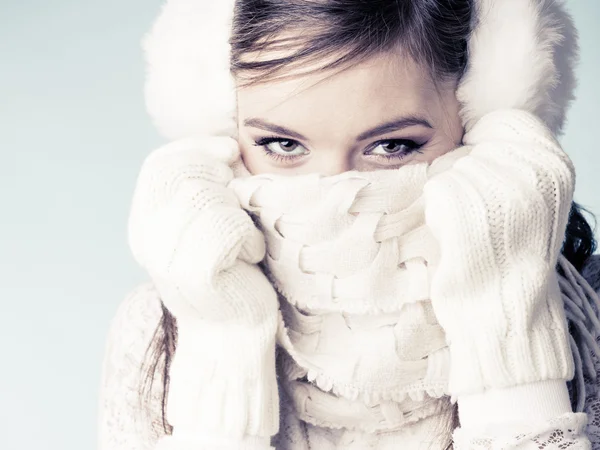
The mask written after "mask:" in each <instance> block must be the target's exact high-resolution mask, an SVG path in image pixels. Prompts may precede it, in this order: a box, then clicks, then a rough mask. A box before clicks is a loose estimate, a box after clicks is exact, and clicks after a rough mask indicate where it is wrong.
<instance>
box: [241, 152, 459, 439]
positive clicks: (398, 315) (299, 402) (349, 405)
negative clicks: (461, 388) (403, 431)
mask: <svg viewBox="0 0 600 450" xmlns="http://www.w3.org/2000/svg"><path fill="white" fill-rule="evenodd" d="M466 150H468V149H467V148H463V149H459V150H457V151H454V152H451V153H448V154H446V155H444V156H443V157H440V158H438V159H436V161H435V162H434V163H433V164H432V166H431V170H432V171H434V170H435V171H439V170H442V167H445V166H448V165H449V164H450V163H451V161H453V160H455V159H457V158H458V157H460V156H461V155H462V154H464V153H465V151H466ZM427 176H428V164H427V163H420V164H414V165H405V166H403V167H401V168H399V169H396V170H385V171H376V172H355V171H353V172H345V173H343V174H340V175H336V176H330V177H324V176H321V175H317V174H314V175H302V176H283V175H273V174H261V175H256V176H250V177H238V178H236V179H234V180H233V181H232V182H231V183H230V187H231V188H232V189H233V190H234V191H235V192H236V193H237V195H238V198H240V202H241V205H242V207H244V208H245V209H246V210H248V211H250V212H252V213H253V214H254V215H255V216H256V218H257V221H258V223H259V224H260V228H261V230H262V232H263V233H264V235H265V239H266V242H267V254H266V257H265V261H264V267H265V270H266V272H267V273H268V275H269V277H270V280H271V281H272V283H273V284H274V285H275V286H276V288H277V290H278V291H279V293H280V294H281V296H280V309H281V313H282V316H281V327H280V333H279V338H278V342H279V344H280V345H281V346H282V347H283V349H284V350H285V352H284V353H283V354H282V366H283V367H282V370H283V376H284V377H285V378H284V380H283V381H282V387H283V389H285V390H286V391H287V392H286V394H287V396H288V397H289V398H290V399H291V401H292V402H293V403H294V405H295V406H296V413H297V414H298V417H299V418H301V419H302V420H304V421H306V422H308V423H311V424H313V425H317V426H326V427H332V428H345V429H349V430H361V431H365V432H368V433H373V432H378V431H384V430H387V431H390V430H397V429H399V428H400V427H402V426H404V425H406V424H407V423H411V422H415V421H417V420H420V419H422V418H424V417H428V416H430V415H432V414H438V413H440V412H441V411H443V410H444V409H446V408H447V400H445V399H441V397H442V396H444V395H445V394H447V381H448V373H449V363H450V361H449V351H448V348H447V345H446V341H445V337H444V332H443V330H442V328H441V327H440V326H439V324H438V323H437V320H436V318H435V315H434V312H433V309H432V306H431V302H430V296H429V286H430V279H431V268H432V266H433V263H434V261H436V260H437V258H438V254H437V246H436V243H435V241H434V239H433V236H432V234H431V232H430V231H429V229H428V228H427V227H426V225H425V221H424V205H423V198H422V189H423V186H424V184H425V182H426V180H427Z"/></svg>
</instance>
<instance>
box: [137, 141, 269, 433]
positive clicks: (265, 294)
mask: <svg viewBox="0 0 600 450" xmlns="http://www.w3.org/2000/svg"><path fill="white" fill-rule="evenodd" d="M239 158H240V155H239V149H238V144H237V142H236V141H235V140H234V139H232V138H229V137H206V138H200V137H196V138H189V139H184V140H179V141H175V142H173V143H170V144H167V145H165V146H163V147H161V148H159V149H157V150H155V151H154V152H152V153H151V154H150V155H149V156H148V157H147V158H146V160H145V161H144V163H143V165H142V169H141V172H140V174H139V176H138V179H137V185H136V188H135V192H134V197H133V202H132V207H131V213H130V217H129V243H130V246H131V250H132V252H133V255H134V257H135V259H136V261H138V263H139V264H140V265H141V266H142V267H144V268H145V269H146V270H147V271H148V273H149V274H150V276H151V278H152V280H153V282H154V284H155V286H156V289H157V290H158V292H159V294H160V297H161V300H162V301H163V303H164V304H165V306H166V307H167V308H168V309H169V311H170V312H171V313H172V314H173V315H174V316H175V318H176V320H177V346H176V351H175V356H174V358H173V360H172V361H171V365H170V368H169V396H168V403H167V417H168V420H169V422H170V423H171V424H172V425H173V427H174V436H175V434H177V435H178V436H180V437H181V436H186V437H185V439H188V438H189V439H193V440H194V441H195V442H196V445H200V442H203V439H205V438H206V439H208V438H209V437H210V438H211V439H212V438H214V437H218V438H221V437H227V438H239V439H242V438H244V437H245V436H260V437H261V438H264V439H268V437H269V436H271V435H273V434H274V433H276V432H277V427H278V408H279V406H278V405H279V404H278V394H277V381H276V371H275V335H276V331H277V323H278V303H277V295H276V292H275V290H274V288H273V287H272V286H271V284H270V282H269V281H268V279H267V277H266V276H265V275H264V274H263V273H262V271H261V270H260V268H259V267H258V266H257V265H256V263H257V262H259V261H260V260H262V258H263V257H264V254H265V241H264V237H263V235H262V233H261V232H260V231H259V230H258V229H257V228H256V227H255V225H254V223H253V221H252V219H251V218H250V216H249V215H248V213H246V211H244V210H243V209H242V208H241V207H240V205H239V202H238V200H237V197H236V196H235V194H234V192H233V191H232V190H231V189H230V188H228V187H227V185H228V183H229V181H231V180H232V178H233V172H232V168H231V165H233V164H235V163H237V162H239Z"/></svg>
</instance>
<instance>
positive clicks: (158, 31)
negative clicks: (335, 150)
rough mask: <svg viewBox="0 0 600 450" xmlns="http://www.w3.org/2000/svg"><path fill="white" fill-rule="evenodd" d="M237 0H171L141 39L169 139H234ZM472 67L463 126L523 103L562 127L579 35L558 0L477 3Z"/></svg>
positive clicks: (150, 105)
mask: <svg viewBox="0 0 600 450" xmlns="http://www.w3.org/2000/svg"><path fill="white" fill-rule="evenodd" d="M234 4H235V1H234V0H167V2H166V3H165V4H164V6H163V8H162V9H161V11H160V14H159V16H158V18H157V19H156V21H155V23H154V24H153V26H152V28H151V30H150V31H149V32H148V33H147V34H146V35H145V36H144V38H143V40H142V48H143V50H144V53H145V59H146V85H145V97H146V107H147V110H148V113H149V114H150V117H151V118H152V121H153V123H154V124H155V125H156V127H157V128H158V131H159V133H160V134H161V135H163V136H164V137H166V138H167V139H169V140H174V139H178V138H182V137H188V136H194V135H206V134H216V135H228V136H231V137H233V138H236V139H237V123H236V106H235V104H236V103H235V102H236V98H235V83H234V80H233V79H232V77H231V74H230V72H229V51H230V45H229V37H230V33H231V20H232V17H233V8H234ZM475 7H476V10H475V14H474V23H473V25H472V28H473V34H472V36H471V39H470V41H469V65H468V67H467V71H466V72H465V75H464V76H463V79H462V80H461V82H460V84H459V88H458V92H457V95H458V97H459V100H460V101H461V103H462V111H461V118H462V120H463V124H464V125H465V128H466V129H469V128H470V127H471V126H472V125H473V124H474V123H475V122H476V121H477V119H478V118H480V117H481V116H483V115H484V114H485V113H487V112H489V111H492V110H494V109H500V108H519V109H524V110H527V111H530V112H533V113H534V114H536V115H538V116H539V117H541V118H542V119H543V120H544V121H545V122H546V124H547V125H548V126H549V127H550V128H551V129H552V130H553V131H554V132H555V133H556V134H559V133H560V132H561V131H562V127H563V124H564V121H565V115H566V111H567V108H568V106H569V104H570V102H571V100H572V99H573V98H574V96H573V91H574V89H575V85H576V82H575V76H574V67H575V64H576V62H577V59H578V45H577V32H576V29H575V26H574V24H573V20H572V18H571V17H570V16H569V14H568V13H567V11H566V8H565V5H564V2H563V1H562V0H475Z"/></svg>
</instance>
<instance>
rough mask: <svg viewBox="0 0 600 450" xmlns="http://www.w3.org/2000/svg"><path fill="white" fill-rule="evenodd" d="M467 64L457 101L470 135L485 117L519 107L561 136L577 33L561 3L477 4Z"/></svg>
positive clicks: (499, 0)
mask: <svg viewBox="0 0 600 450" xmlns="http://www.w3.org/2000/svg"><path fill="white" fill-rule="evenodd" d="M472 30H473V32H472V35H471V38H470V40H469V64H468V67H467V71H466V73H465V75H464V76H463V79H462V80H461V82H460V85H459V88H458V91H457V96H458V99H459V101H460V102H461V105H462V111H461V117H462V120H463V124H464V125H465V128H466V129H467V130H468V129H470V128H471V127H472V125H473V124H474V123H475V122H476V121H477V120H478V119H479V118H480V117H482V116H483V115H484V114H485V113H487V112H490V111H492V110H496V109H501V108H518V109H524V110H526V111H529V112H532V113H534V114H536V115H537V116H538V117H540V118H541V119H542V120H543V121H544V122H545V123H546V124H547V125H548V127H549V128H550V129H551V130H552V131H553V132H554V133H555V134H560V133H561V132H562V127H563V125H564V121H565V115H566V111H567V108H568V106H569V104H570V102H571V100H572V99H573V98H574V94H573V92H574V90H575V87H576V80H575V75H574V69H575V65H576V63H577V60H578V54H579V48H578V44H577V31H576V29H575V26H574V24H573V20H572V18H571V16H570V15H569V14H568V12H567V11H566V8H565V4H564V2H563V1H561V0H478V1H477V2H476V11H475V14H474V24H473V26H472Z"/></svg>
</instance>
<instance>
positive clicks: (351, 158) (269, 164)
mask: <svg viewBox="0 0 600 450" xmlns="http://www.w3.org/2000/svg"><path fill="white" fill-rule="evenodd" d="M327 75H329V77H328V78H326V77H327ZM321 80H322V81H321ZM319 81H321V82H320V83H318V82H319ZM455 88H456V80H453V81H450V82H446V83H445V84H439V83H438V90H436V88H435V86H434V84H433V82H432V81H430V79H429V76H428V75H427V72H426V71H425V70H424V69H422V68H421V67H419V66H418V65H416V64H415V63H413V62H412V60H410V59H406V58H404V59H403V58H399V57H398V56H396V57H391V56H389V55H385V54H381V55H378V56H376V57H374V58H371V59H369V60H367V61H364V62H363V63H360V64H358V65H355V66H353V67H351V68H349V69H346V70H344V71H342V72H339V73H337V74H334V75H331V74H330V73H325V74H324V73H322V72H319V73H313V74H309V75H302V76H298V77H294V78H293V79H289V80H283V81H273V82H269V83H265V84H259V85H256V86H251V87H247V88H241V89H238V94H237V107H238V128H239V144H240V149H241V153H242V158H243V160H244V163H245V165H246V167H247V168H248V170H249V171H250V172H251V173H252V174H255V175H256V174H260V173H266V172H268V173H279V174H290V175H300V174H307V173H320V174H322V175H336V174H339V173H342V172H346V171H349V170H359V171H372V170H380V169H394V168H398V167H400V166H402V165H404V164H415V163H420V162H425V161H427V162H431V161H432V160H434V159H435V158H437V157H438V156H441V155H443V154H444V153H447V152H449V151H450V150H452V149H454V148H456V147H457V146H459V145H460V142H461V139H462V135H463V129H462V126H461V123H460V119H459V117H458V102H457V100H456V96H455Z"/></svg>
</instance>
